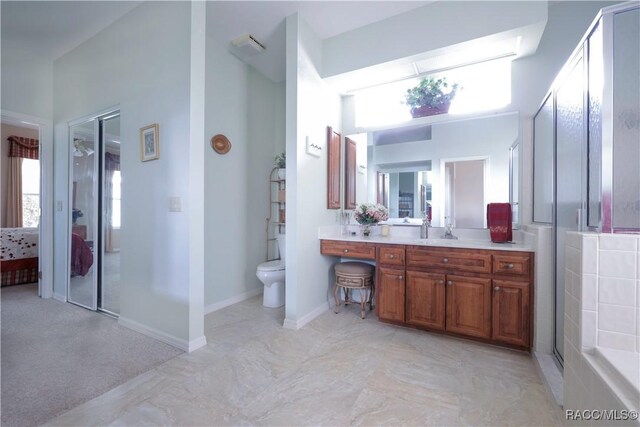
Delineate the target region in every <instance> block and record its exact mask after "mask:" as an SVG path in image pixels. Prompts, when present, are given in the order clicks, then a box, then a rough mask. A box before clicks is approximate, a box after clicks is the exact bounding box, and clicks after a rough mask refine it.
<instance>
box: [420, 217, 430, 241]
mask: <svg viewBox="0 0 640 427" xmlns="http://www.w3.org/2000/svg"><path fill="white" fill-rule="evenodd" d="M423 214H424V216H423V218H422V225H420V238H421V239H428V238H429V227H431V221H429V217H428V216H427V215H426V213H424V212H423Z"/></svg>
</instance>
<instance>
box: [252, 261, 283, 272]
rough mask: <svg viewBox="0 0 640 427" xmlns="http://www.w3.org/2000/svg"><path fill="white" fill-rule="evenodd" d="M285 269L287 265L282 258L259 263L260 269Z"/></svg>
mask: <svg viewBox="0 0 640 427" xmlns="http://www.w3.org/2000/svg"><path fill="white" fill-rule="evenodd" d="M284 269H285V266H284V264H283V262H282V260H275V261H267V262H263V263H262V264H260V265H258V271H280V270H284Z"/></svg>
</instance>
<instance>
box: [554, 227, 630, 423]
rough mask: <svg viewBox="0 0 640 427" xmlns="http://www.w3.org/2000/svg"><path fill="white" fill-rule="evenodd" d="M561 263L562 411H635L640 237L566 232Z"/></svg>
mask: <svg viewBox="0 0 640 427" xmlns="http://www.w3.org/2000/svg"><path fill="white" fill-rule="evenodd" d="M566 260H567V264H566V279H565V284H566V289H565V366H564V376H565V390H564V402H565V409H634V410H638V409H639V406H640V390H639V389H640V371H639V370H638V369H637V366H638V365H637V364H638V361H639V360H640V359H639V357H640V275H639V273H638V269H639V268H640V236H636V235H620V234H618V235H612V234H594V233H577V232H571V233H568V235H567V247H566ZM634 368H635V369H634ZM629 424H630V422H629V421H627V422H626V425H629ZM631 425H633V424H631ZM636 425H637V424H636Z"/></svg>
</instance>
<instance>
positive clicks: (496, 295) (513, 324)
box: [491, 280, 531, 347]
mask: <svg viewBox="0 0 640 427" xmlns="http://www.w3.org/2000/svg"><path fill="white" fill-rule="evenodd" d="M529 297H530V295H529V283H528V282H516V281H513V280H493V302H492V315H491V317H492V320H493V325H492V328H491V330H492V335H491V338H492V339H494V340H496V341H501V342H504V343H507V344H513V345H517V346H523V347H528V346H529V345H530V342H529V337H530V336H531V331H530V321H529V319H530V316H531V313H530V310H529V301H530V300H529Z"/></svg>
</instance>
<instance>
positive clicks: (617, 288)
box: [598, 277, 637, 307]
mask: <svg viewBox="0 0 640 427" xmlns="http://www.w3.org/2000/svg"><path fill="white" fill-rule="evenodd" d="M636 286H637V282H636V281H635V280H632V279H620V278H613V277H601V278H600V288H599V289H598V290H599V292H598V301H599V302H600V303H601V304H616V305H625V306H629V307H635V306H636V304H637V301H636Z"/></svg>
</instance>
